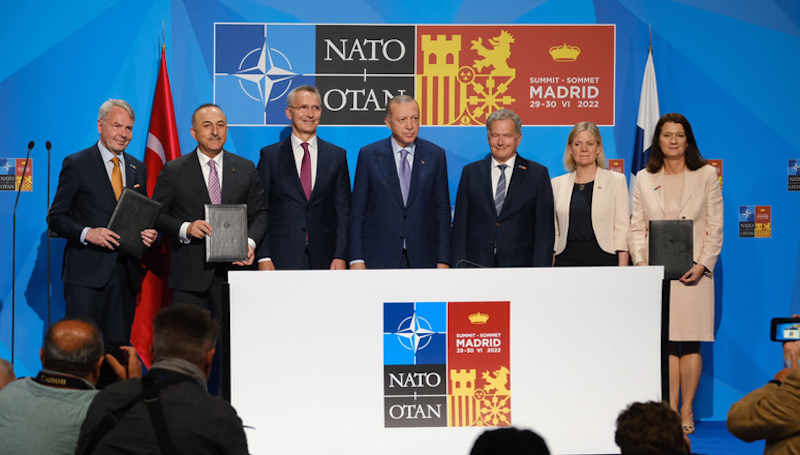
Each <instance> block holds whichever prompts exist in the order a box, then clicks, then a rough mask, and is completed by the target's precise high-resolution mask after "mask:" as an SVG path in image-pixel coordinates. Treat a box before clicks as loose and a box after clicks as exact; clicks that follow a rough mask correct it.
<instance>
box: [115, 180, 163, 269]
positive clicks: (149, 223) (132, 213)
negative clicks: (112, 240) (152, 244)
mask: <svg viewBox="0 0 800 455" xmlns="http://www.w3.org/2000/svg"><path fill="white" fill-rule="evenodd" d="M160 210H161V204H160V203H158V202H156V201H154V200H152V199H150V198H149V197H147V196H145V195H143V194H141V193H139V192H137V191H134V190H132V189H130V188H124V189H123V190H122V194H121V195H120V197H119V200H118V201H117V206H116V207H115V208H114V213H113V214H111V220H109V222H108V229H111V230H112V231H114V232H116V233H117V234H119V246H118V247H117V251H119V252H122V253H124V254H127V255H128V256H133V257H135V258H137V259H141V258H142V254H144V244H143V243H142V235H141V232H142V231H143V230H145V229H152V228H153V227H154V226H155V224H156V219H157V218H158V212H159V211H160Z"/></svg>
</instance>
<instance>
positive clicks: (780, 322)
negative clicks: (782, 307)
mask: <svg viewBox="0 0 800 455" xmlns="http://www.w3.org/2000/svg"><path fill="white" fill-rule="evenodd" d="M770 339H771V340H772V341H797V340H800V319H797V318H772V323H771V324H770Z"/></svg>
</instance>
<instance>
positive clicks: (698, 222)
mask: <svg viewBox="0 0 800 455" xmlns="http://www.w3.org/2000/svg"><path fill="white" fill-rule="evenodd" d="M632 204H633V216H632V217H631V228H630V233H629V234H628V245H629V247H630V253H631V258H632V259H633V263H634V264H637V263H639V262H645V263H647V260H648V258H647V249H648V225H649V223H648V221H650V220H663V219H666V216H665V215H664V168H661V170H660V171H658V172H657V173H655V174H651V173H649V172H647V169H642V170H641V171H639V173H638V174H636V184H635V185H634V186H633V199H632ZM722 209H723V205H722V190H721V189H720V187H719V179H718V178H717V171H716V169H714V168H713V167H712V166H709V165H706V166H703V167H701V168H700V169H697V170H696V171H690V170H688V169H687V170H686V172H684V173H683V196H682V197H681V211H680V218H679V219H682V220H693V221H694V223H693V225H694V226H693V230H694V232H693V234H694V242H693V243H694V261H695V262H697V263H698V264H702V265H704V266H705V267H706V268H707V269H708V270H709V271H711V272H713V271H714V265H715V264H716V263H717V257H718V256H719V253H720V251H721V250H722V222H723V219H722Z"/></svg>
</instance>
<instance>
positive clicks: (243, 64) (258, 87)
mask: <svg viewBox="0 0 800 455" xmlns="http://www.w3.org/2000/svg"><path fill="white" fill-rule="evenodd" d="M254 60H255V62H254ZM230 75H231V76H233V77H235V78H237V79H239V87H240V88H241V89H242V92H243V93H244V94H245V95H247V97H248V98H250V99H252V100H253V101H257V102H259V103H261V104H262V106H264V107H265V108H266V106H267V104H268V103H269V102H270V101H275V100H277V99H279V98H281V97H282V96H284V95H285V94H286V93H287V92H288V91H289V89H290V88H291V87H292V79H294V78H295V77H297V76H298V74H297V73H295V72H293V71H292V63H291V62H290V61H289V59H288V58H287V57H286V55H285V54H284V53H283V52H281V51H279V50H278V49H275V48H270V47H269V45H268V44H267V39H266V37H264V43H263V44H262V45H261V47H260V48H255V49H253V50H251V51H250V52H248V53H247V54H245V55H244V57H242V60H241V61H240V62H239V70H238V71H237V72H235V73H233V74H230ZM284 81H289V82H288V83H286V84H280V83H281V82H284ZM281 88H282V90H281ZM278 91H280V93H277V94H275V93H274V92H278Z"/></svg>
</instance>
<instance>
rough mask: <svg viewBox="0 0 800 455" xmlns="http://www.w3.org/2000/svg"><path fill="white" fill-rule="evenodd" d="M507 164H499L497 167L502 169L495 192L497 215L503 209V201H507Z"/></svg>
mask: <svg viewBox="0 0 800 455" xmlns="http://www.w3.org/2000/svg"><path fill="white" fill-rule="evenodd" d="M507 167H508V165H507V164H498V165H497V168H498V169H500V178H499V179H497V190H496V191H495V192H494V208H495V210H497V215H500V212H501V211H502V210H503V202H505V201H506V168H507Z"/></svg>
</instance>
